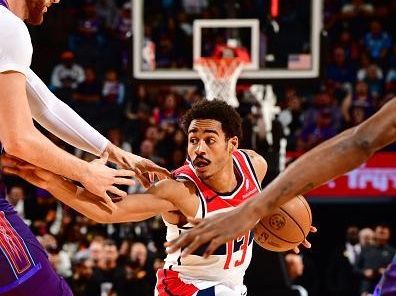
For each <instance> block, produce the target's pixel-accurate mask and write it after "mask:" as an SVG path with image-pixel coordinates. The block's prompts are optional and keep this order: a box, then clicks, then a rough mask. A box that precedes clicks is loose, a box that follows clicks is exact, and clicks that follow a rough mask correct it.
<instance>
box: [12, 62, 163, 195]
mask: <svg viewBox="0 0 396 296" xmlns="http://www.w3.org/2000/svg"><path fill="white" fill-rule="evenodd" d="M26 92H27V98H28V101H29V105H30V109H31V111H32V115H33V118H34V119H35V120H36V121H37V122H38V123H40V125H42V126H43V127H45V128H46V129H47V130H48V131H50V132H51V133H53V134H54V135H56V136H57V137H59V138H60V139H62V140H63V141H65V142H67V143H69V144H70V145H72V146H74V147H77V148H79V149H82V150H84V151H87V152H90V153H92V154H94V155H96V156H101V155H102V154H103V152H107V153H108V154H109V160H110V161H113V162H115V163H117V164H118V165H120V166H121V168H123V169H130V170H132V171H134V172H135V174H136V177H137V178H138V179H139V181H140V182H141V183H142V185H144V186H145V187H148V186H149V185H150V181H149V180H148V179H147V178H146V177H145V176H144V175H143V173H148V172H149V173H153V174H156V175H157V177H158V178H159V179H164V178H166V177H169V176H170V173H169V172H168V171H167V170H166V169H164V168H161V167H160V166H158V165H156V164H155V163H153V162H152V161H150V160H147V159H144V158H142V157H139V156H137V155H134V154H132V153H129V152H126V151H124V150H122V149H120V148H118V147H116V146H115V145H113V144H112V143H110V142H109V141H108V140H107V139H106V138H105V137H104V136H102V135H101V134H100V133H99V132H98V131H96V130H95V129H94V128H93V127H91V126H90V125H89V124H88V123H87V122H86V121H85V120H84V119H82V118H81V117H80V116H79V115H78V114H77V113H76V112H74V111H73V110H72V109H71V108H70V107H69V106H67V105H66V104H65V103H63V102H62V101H60V100H59V99H58V98H57V97H56V96H55V95H54V94H53V93H52V92H51V91H50V90H49V89H48V87H47V86H46V85H45V84H44V82H43V81H42V80H41V79H40V78H39V77H38V76H37V75H36V74H35V73H34V72H33V71H32V70H31V69H29V70H28V71H27V74H26ZM10 153H11V152H10ZM27 161H29V159H27ZM44 168H46V169H48V168H47V167H44ZM76 171H77V172H78V171H79V170H76ZM56 173H58V174H61V173H60V172H56ZM61 175H64V176H67V175H65V174H61ZM67 177H69V176H67ZM69 178H70V177H69ZM95 193H97V192H95Z"/></svg>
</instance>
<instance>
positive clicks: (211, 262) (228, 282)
mask: <svg viewBox="0 0 396 296" xmlns="http://www.w3.org/2000/svg"><path fill="white" fill-rule="evenodd" d="M183 127H184V130H185V131H186V132H187V134H188V163H187V164H186V165H184V166H182V167H181V168H179V169H177V170H176V171H175V172H174V179H167V180H163V181H161V182H159V183H157V184H156V185H154V186H152V187H151V188H149V189H148V190H147V191H146V192H145V193H143V194H134V195H131V196H128V197H127V198H125V199H123V200H122V201H120V202H119V203H117V204H116V209H115V210H113V211H112V212H109V211H108V210H106V209H105V208H103V201H100V200H98V198H96V197H95V196H94V195H93V194H92V193H89V192H88V191H87V190H84V189H81V188H78V187H77V186H76V185H74V184H72V183H70V182H68V181H66V180H64V179H63V178H62V177H60V176H57V175H55V174H53V173H50V172H48V171H45V170H42V169H39V168H31V167H29V166H23V165H22V166H19V167H6V168H5V171H6V172H8V173H17V174H19V175H20V176H21V177H22V178H25V179H26V180H28V181H30V182H32V183H33V184H35V185H36V186H40V187H43V188H45V189H46V190H48V191H49V192H51V193H52V194H53V195H55V196H56V197H57V198H59V199H60V200H61V201H63V202H64V203H66V204H68V205H69V206H71V207H72V208H74V209H75V210H77V211H79V212H81V213H83V214H84V215H86V216H87V217H89V218H91V219H93V220H95V221H97V222H100V223H115V222H131V221H140V220H144V219H148V218H150V217H153V216H154V215H162V217H163V220H164V222H165V224H166V226H167V227H168V231H167V240H173V239H175V238H177V237H178V236H179V235H180V233H182V232H184V231H186V230H187V229H189V228H190V227H191V224H189V223H188V222H187V220H186V217H188V216H193V217H196V218H204V217H207V216H211V215H212V214H214V213H224V212H226V211H227V210H229V209H230V208H233V207H235V206H237V205H239V204H241V203H244V202H245V201H247V200H249V199H250V198H252V197H253V196H256V195H257V193H258V192H259V191H260V183H261V181H262V180H263V178H264V175H265V173H266V171H267V163H266V161H265V160H264V159H263V158H262V157H261V156H259V155H258V154H256V153H255V152H253V151H244V150H238V140H239V138H240V136H241V118H240V117H239V115H238V113H237V112H236V111H235V110H234V109H233V108H232V107H231V106H229V105H227V103H225V102H223V101H219V100H214V101H206V100H204V101H201V102H199V103H197V104H195V105H194V106H193V107H192V108H191V109H190V110H189V111H188V112H187V113H186V115H185V117H184V121H183ZM8 161H9V160H7V159H4V158H3V163H4V165H8V166H10V165H13V164H12V163H8V164H7V162H8ZM11 162H12V161H11ZM101 202H102V204H101ZM252 239H253V235H252V233H251V232H250V230H249V229H248V230H247V231H246V232H245V233H242V234H241V235H239V236H238V237H237V238H236V239H235V240H233V241H230V242H228V243H227V244H223V245H221V246H219V248H218V249H217V250H216V251H215V252H214V253H213V255H212V256H210V257H209V258H208V259H204V258H203V257H202V255H203V254H202V250H196V252H194V253H193V254H191V255H189V256H187V257H184V258H181V256H180V255H181V250H177V251H176V252H175V253H173V254H170V255H168V257H167V258H166V259H165V262H166V263H165V268H164V269H162V270H160V271H159V272H158V273H157V278H158V281H157V286H156V290H155V295H159V296H165V295H185V296H192V295H194V296H196V295H197V296H200V295H202V296H203V295H218V296H219V295H221V296H237V295H238V296H241V295H246V287H245V286H244V285H243V277H244V273H245V270H246V268H247V267H248V265H249V262H250V259H251V255H252Z"/></svg>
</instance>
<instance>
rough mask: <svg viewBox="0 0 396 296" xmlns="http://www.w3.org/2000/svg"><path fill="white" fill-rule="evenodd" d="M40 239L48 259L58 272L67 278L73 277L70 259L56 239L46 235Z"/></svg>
mask: <svg viewBox="0 0 396 296" xmlns="http://www.w3.org/2000/svg"><path fill="white" fill-rule="evenodd" d="M38 239H39V242H40V243H41V244H42V245H43V247H44V249H45V250H46V251H47V253H48V259H49V261H50V262H51V265H52V267H53V268H54V269H55V270H56V272H57V273H58V274H60V275H61V276H63V277H65V278H68V277H70V276H71V275H72V272H71V262H70V257H69V255H68V254H67V253H66V252H65V251H63V250H62V249H61V248H60V247H59V245H58V242H57V240H56V238H55V237H54V236H52V235H50V234H45V235H43V236H42V237H38Z"/></svg>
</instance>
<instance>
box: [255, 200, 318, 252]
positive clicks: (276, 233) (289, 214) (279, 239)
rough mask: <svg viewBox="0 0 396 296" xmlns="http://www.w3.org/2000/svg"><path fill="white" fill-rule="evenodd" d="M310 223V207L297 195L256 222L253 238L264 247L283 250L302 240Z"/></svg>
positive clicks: (278, 250) (307, 231)
mask: <svg viewBox="0 0 396 296" xmlns="http://www.w3.org/2000/svg"><path fill="white" fill-rule="evenodd" d="M311 224H312V213H311V209H310V207H309V205H308V203H307V201H306V200H305V198H304V197H303V196H302V195H298V196H296V197H294V198H293V199H292V200H290V201H288V202H287V203H285V204H283V205H282V206H281V207H279V208H278V209H276V210H275V211H273V212H272V213H271V214H270V215H269V216H267V217H264V218H263V219H261V220H260V221H259V222H258V223H257V225H256V227H255V229H254V240H255V241H256V243H257V244H259V245H260V246H261V247H263V248H264V249H267V250H270V251H274V252H285V251H288V250H291V249H293V248H294V247H296V246H298V245H299V244H301V243H302V242H303V241H304V239H305V238H306V237H307V235H308V233H309V231H310V227H311Z"/></svg>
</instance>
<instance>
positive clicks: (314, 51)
mask: <svg viewBox="0 0 396 296" xmlns="http://www.w3.org/2000/svg"><path fill="white" fill-rule="evenodd" d="M160 2H163V1H154V0H144V1H143V0H133V20H134V21H133V34H134V38H133V40H134V44H133V76H134V78H135V79H138V80H170V81H174V82H177V81H178V80H180V81H182V80H199V76H198V74H197V72H196V71H194V68H193V64H194V61H196V59H197V58H199V57H202V56H210V55H211V54H213V51H214V48H215V47H216V44H219V43H224V44H228V45H230V44H233V43H235V44H234V45H233V46H241V47H244V48H246V50H247V52H248V53H249V55H250V63H249V64H248V65H247V66H246V67H245V68H244V70H243V72H242V74H241V75H240V78H241V79H247V80H249V79H252V80H260V79H264V80H266V79H267V80H270V79H312V78H316V77H318V76H319V66H320V34H321V30H322V14H323V13H322V1H321V0H288V1H281V0H258V1H240V0H229V1H207V0H200V1H187V0H184V1H179V2H180V3H181V4H180V5H179V6H178V7H172V9H170V10H169V11H168V10H163V9H164V8H163V7H161V5H160V4H158V3H160ZM209 3H210V5H209ZM189 5H190V6H189ZM191 5H192V6H191ZM162 10H163V11H162ZM231 46H232V45H231Z"/></svg>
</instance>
